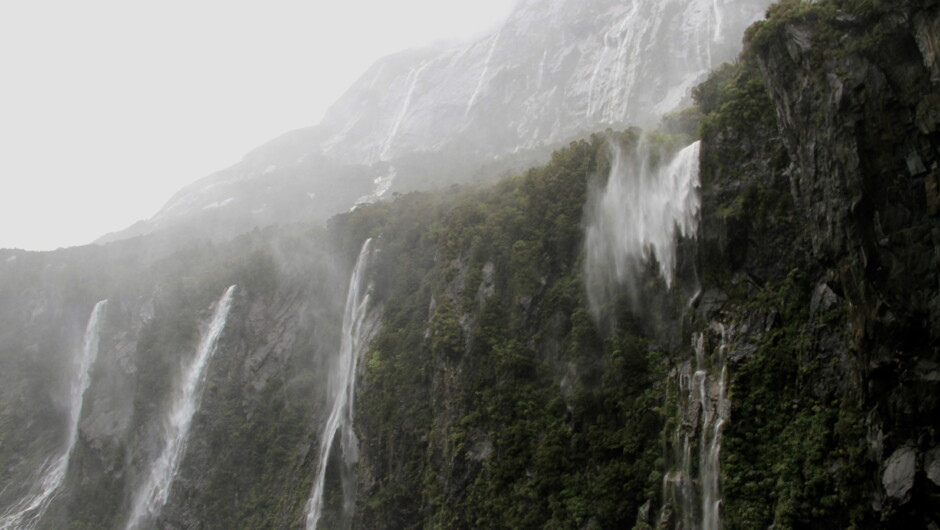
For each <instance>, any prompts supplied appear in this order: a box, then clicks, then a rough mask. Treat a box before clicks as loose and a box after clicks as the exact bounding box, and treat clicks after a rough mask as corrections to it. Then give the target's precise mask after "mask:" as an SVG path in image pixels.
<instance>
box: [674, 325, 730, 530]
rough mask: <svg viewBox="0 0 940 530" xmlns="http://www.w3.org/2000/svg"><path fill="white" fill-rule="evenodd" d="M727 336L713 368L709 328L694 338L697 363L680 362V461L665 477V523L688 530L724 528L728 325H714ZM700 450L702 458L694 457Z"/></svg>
mask: <svg viewBox="0 0 940 530" xmlns="http://www.w3.org/2000/svg"><path fill="white" fill-rule="evenodd" d="M713 327H714V328H715V329H714V330H715V331H716V332H718V333H719V334H720V336H721V342H720V345H719V347H718V350H717V352H716V353H717V355H716V356H715V362H716V364H715V365H714V368H715V370H716V371H718V372H719V374H720V375H719V376H718V378H715V377H714V372H713V371H712V372H710V371H709V366H708V359H707V358H706V355H705V333H697V334H696V335H695V338H694V340H693V342H694V350H695V368H694V372H693V371H692V370H693V369H692V364H691V362H689V363H686V364H685V365H684V366H682V367H680V369H679V373H678V377H677V386H678V396H677V397H678V414H677V417H678V421H677V424H676V430H675V432H674V433H673V438H672V459H673V463H674V466H673V468H672V469H670V470H669V471H668V472H667V473H666V475H665V477H664V478H663V513H662V514H661V515H660V519H661V522H662V523H663V524H664V525H667V526H669V525H668V523H669V521H670V520H672V521H673V524H672V525H671V527H673V528H682V529H683V530H691V529H700V530H720V529H721V517H720V515H721V514H720V509H721V480H720V473H721V468H720V464H719V460H720V457H721V430H722V428H723V427H724V425H725V423H726V422H727V421H728V414H729V404H728V400H727V382H728V368H727V365H726V359H725V353H726V350H727V335H728V333H727V330H726V328H725V327H724V326H723V325H721V324H715V325H713ZM693 452H697V453H698V455H697V458H693Z"/></svg>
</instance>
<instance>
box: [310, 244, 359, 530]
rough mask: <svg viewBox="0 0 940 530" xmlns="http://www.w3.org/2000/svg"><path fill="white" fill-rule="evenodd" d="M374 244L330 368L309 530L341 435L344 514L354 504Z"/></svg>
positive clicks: (355, 278)
mask: <svg viewBox="0 0 940 530" xmlns="http://www.w3.org/2000/svg"><path fill="white" fill-rule="evenodd" d="M371 247H372V240H371V239H368V240H366V242H365V243H364V244H363V245H362V250H361V251H360V252H359V259H358V260H357V261H356V267H355V268H354V269H353V273H352V277H351V278H350V280H349V291H348V293H347V294H346V309H345V312H344V313H343V337H342V342H341V344H340V349H339V355H338V356H337V357H336V359H335V363H334V365H333V366H332V367H331V368H330V379H329V381H330V395H331V396H333V405H332V408H331V409H330V416H329V418H328V419H327V420H326V424H325V425H324V427H323V433H322V434H321V436H320V451H319V455H318V456H317V464H316V465H317V467H316V475H315V476H314V481H313V488H312V490H311V492H310V500H308V501H307V530H314V529H315V528H316V527H317V522H318V521H319V520H320V516H321V515H323V490H324V482H325V480H326V468H327V464H328V462H329V459H330V454H331V453H332V451H333V446H334V444H335V440H336V435H337V433H339V437H340V445H341V446H342V450H343V470H342V477H343V510H344V512H345V513H346V514H350V513H351V512H352V509H353V507H354V503H355V498H354V494H355V484H354V477H353V469H352V466H353V465H354V464H355V463H356V462H358V461H359V440H358V439H357V438H356V433H355V432H354V431H353V406H354V398H355V391H356V365H357V364H358V362H359V357H360V356H361V355H362V350H363V348H364V347H365V346H366V345H367V344H368V341H369V337H370V336H371V331H372V329H371V328H372V326H371V322H370V320H369V318H368V311H369V298H370V294H371V285H370V284H369V282H368V280H367V279H366V272H367V269H368V266H369V259H370V257H371V256H372V250H371Z"/></svg>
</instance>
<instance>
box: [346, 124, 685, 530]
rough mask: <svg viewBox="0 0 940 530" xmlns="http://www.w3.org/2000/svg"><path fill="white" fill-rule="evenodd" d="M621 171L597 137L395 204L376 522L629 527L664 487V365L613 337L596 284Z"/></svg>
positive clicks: (387, 236)
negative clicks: (595, 231)
mask: <svg viewBox="0 0 940 530" xmlns="http://www.w3.org/2000/svg"><path fill="white" fill-rule="evenodd" d="M636 136H637V135H636V133H635V132H631V133H628V134H627V136H626V137H628V138H629V139H631V140H632V141H634V142H635V140H636ZM652 141H657V142H664V143H665V142H669V141H671V140H670V139H669V138H668V137H667V136H661V137H657V138H654V139H653V140H652ZM606 163H607V162H606V156H605V154H604V152H603V141H602V139H601V138H599V137H595V138H592V139H591V140H590V141H582V142H576V143H573V144H571V145H570V146H569V147H568V148H566V149H563V150H561V151H558V152H556V153H555V154H554V155H553V157H552V161H551V162H550V163H549V164H548V165H546V166H545V167H542V168H538V169H533V170H530V171H528V172H527V173H526V174H524V175H521V176H516V177H513V178H510V179H507V180H505V181H503V182H501V183H499V184H497V185H496V186H494V187H492V188H485V189H470V190H462V191H459V192H457V193H456V194H454V195H452V196H450V197H444V196H439V198H438V199H435V200H428V202H426V203H424V204H425V205H426V206H425V207H424V208H416V203H415V202H413V201H414V199H408V198H402V199H400V200H399V201H398V202H397V203H393V204H392V205H390V206H381V207H380V208H382V209H383V213H384V214H385V216H386V217H385V220H384V222H381V227H380V228H379V227H378V225H379V224H380V223H379V222H376V223H375V224H373V226H375V227H376V228H372V229H370V230H371V232H372V233H374V234H379V241H380V247H381V248H382V251H381V253H380V260H381V263H380V264H376V266H375V270H376V271H379V272H378V277H377V286H379V285H381V286H382V290H383V292H384V293H385V294H384V296H383V297H382V299H383V302H382V307H383V308H384V319H383V328H382V330H381V331H380V332H379V334H378V335H377V337H376V338H375V340H374V341H373V343H372V345H371V348H370V351H369V352H368V353H367V355H366V358H365V366H366V373H365V376H364V378H363V379H362V383H361V393H360V396H359V397H357V425H358V428H359V429H360V431H361V433H362V437H363V444H364V447H363V454H364V455H373V458H379V461H370V462H364V463H363V465H367V466H368V468H369V469H372V470H382V473H381V474H378V475H375V476H376V477H377V480H378V483H377V484H375V485H374V487H373V488H372V489H371V490H369V491H367V492H360V495H363V496H364V497H365V501H364V502H363V505H362V512H361V514H360V518H361V521H360V523H361V526H362V527H367V528H369V527H385V528H388V527H413V526H426V527H431V528H468V527H484V528H572V527H582V526H595V527H599V528H615V527H625V526H627V527H628V526H631V525H632V524H633V522H634V519H635V516H636V512H637V509H638V508H639V506H640V505H641V504H643V502H644V501H645V500H646V499H647V498H649V496H650V494H651V493H652V494H653V495H656V492H657V491H658V489H657V488H658V483H657V484H656V485H655V486H654V487H652V488H651V487H650V482H649V480H650V476H651V474H654V471H655V470H654V467H655V462H656V460H657V457H658V456H659V454H658V453H659V447H660V444H659V436H660V433H661V429H662V417H661V416H660V415H659V413H658V412H656V410H658V407H659V406H660V403H659V401H658V400H659V398H658V394H657V392H655V391H652V390H651V389H652V388H653V386H654V385H656V384H658V383H659V381H660V380H661V379H662V377H663V374H662V372H661V370H662V365H661V364H660V363H659V362H658V357H657V355H656V354H654V353H652V352H651V349H650V346H649V344H648V343H647V341H646V340H645V339H644V338H642V336H640V335H636V334H632V333H630V332H627V331H618V332H616V333H615V334H614V335H612V336H611V337H609V338H607V339H604V338H602V337H601V336H599V335H598V332H597V330H596V327H595V325H594V323H593V322H592V320H591V318H590V316H589V311H588V310H587V307H586V300H585V295H584V287H583V284H582V278H581V266H580V259H581V258H580V254H581V248H580V239H581V227H580V219H581V209H582V207H583V204H584V201H585V196H586V190H587V187H588V186H587V182H588V179H589V178H591V177H593V176H594V175H595V174H597V173H599V172H604V171H606V166H605V164H606ZM364 210H369V208H366V209H364ZM358 215H361V216H362V217H363V218H366V217H369V218H371V219H373V220H375V219H376V217H377V216H376V214H375V212H368V211H365V212H358V211H357V212H354V213H353V214H350V219H349V220H348V221H349V222H352V223H353V224H355V223H358V222H361V221H359V220H357V219H353V218H355V217H357V216H358ZM337 228H339V229H342V228H340V227H337ZM651 359H653V361H651Z"/></svg>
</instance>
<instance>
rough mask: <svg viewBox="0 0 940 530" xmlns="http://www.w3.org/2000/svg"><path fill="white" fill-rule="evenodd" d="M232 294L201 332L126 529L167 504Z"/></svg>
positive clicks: (225, 296)
mask: <svg viewBox="0 0 940 530" xmlns="http://www.w3.org/2000/svg"><path fill="white" fill-rule="evenodd" d="M234 293H235V286H234V285H232V286H230V287H229V288H228V289H226V290H225V293H224V294H223V295H222V298H221V299H219V301H218V302H217V303H216V305H215V311H214V313H213V315H212V320H211V321H210V322H209V326H208V327H207V328H206V329H205V330H204V331H203V333H202V338H201V339H200V341H199V346H198V347H197V348H196V356H195V357H194V358H193V360H192V362H191V363H190V364H189V365H188V366H187V367H186V369H185V370H184V371H183V376H182V380H181V381H180V382H179V385H178V386H177V388H176V390H175V392H174V394H173V401H172V403H171V408H170V410H169V412H168V413H167V415H166V416H165V418H164V425H163V436H164V439H163V450H162V451H161V452H160V455H159V456H158V457H157V458H156V459H155V460H154V461H153V462H152V463H151V465H150V472H149V474H148V475H147V479H146V481H145V482H144V483H143V484H142V485H141V487H140V489H139V490H138V491H137V494H136V495H135V496H134V504H133V506H132V509H131V515H130V518H129V519H128V522H127V526H126V528H128V529H134V528H139V527H141V525H142V524H144V523H145V522H146V521H150V520H152V519H153V518H154V517H156V516H157V515H159V512H160V510H161V509H162V508H163V506H164V505H165V504H166V501H167V498H168V497H169V495H170V487H171V486H172V484H173V479H174V478H176V474H177V471H178V470H179V465H180V461H181V460H182V457H183V455H184V453H185V452H186V443H187V440H188V437H189V428H190V426H191V425H192V420H193V415H194V414H195V413H196V410H198V409H199V402H200V400H201V398H202V391H203V387H204V384H205V379H206V368H207V367H208V366H209V361H210V360H211V359H212V356H213V355H214V354H215V351H216V345H217V344H218V341H219V336H221V335H222V330H223V329H224V328H225V322H226V320H227V319H228V313H229V309H230V308H231V306H232V297H233V295H234Z"/></svg>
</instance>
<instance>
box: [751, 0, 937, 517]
mask: <svg viewBox="0 0 940 530" xmlns="http://www.w3.org/2000/svg"><path fill="white" fill-rule="evenodd" d="M847 5H849V4H847ZM847 10H848V8H847ZM882 10H883V11H885V12H884V13H881V14H880V16H879V17H878V18H877V21H873V20H866V19H865V18H864V14H862V15H860V14H857V13H855V14H853V13H849V12H838V13H837V15H836V16H834V17H833V18H832V19H831V20H827V21H824V22H819V21H816V22H815V23H813V24H811V25H810V24H808V23H807V22H806V21H805V20H802V19H800V18H799V17H790V18H789V19H785V20H782V21H780V22H779V23H778V26H775V27H774V29H773V31H775V32H776V33H774V35H775V37H774V38H773V39H769V40H758V46H757V55H758V58H759V61H760V65H761V69H762V72H763V77H764V79H765V80H766V83H767V86H768V88H769V90H770V94H771V97H772V99H773V102H774V104H775V107H776V110H777V118H778V120H777V121H778V124H779V126H780V131H781V133H782V136H783V138H784V140H785V144H786V148H787V151H788V152H789V154H790V157H791V160H792V166H791V168H790V180H791V192H792V196H793V199H794V201H795V203H796V205H797V208H798V210H799V212H800V213H801V216H802V220H803V229H804V233H805V234H806V235H807V236H808V241H809V243H810V248H811V255H812V259H813V261H814V262H815V263H816V264H817V266H818V267H819V274H820V279H821V280H822V281H823V282H822V283H819V284H818V285H817V288H816V289H815V291H814V292H813V295H812V301H811V307H810V311H811V313H812V314H816V313H817V312H819V313H826V311H827V308H829V307H843V308H845V309H846V310H847V318H848V325H849V329H850V337H849V338H848V340H846V341H839V342H842V343H843V344H842V346H838V345H836V344H835V343H834V347H835V350H834V351H836V350H841V351H842V352H843V354H844V355H847V356H848V357H847V359H848V362H849V363H850V365H852V366H854V368H853V369H852V371H853V372H855V373H856V374H857V376H858V377H859V381H858V383H857V384H858V385H859V386H860V387H859V388H855V389H854V390H853V388H854V385H855V384H856V383H853V385H849V386H847V387H846V390H849V391H851V392H855V393H859V394H860V395H861V396H862V400H863V402H864V406H865V407H866V409H867V410H868V411H869V420H868V426H867V427H868V429H869V432H871V433H877V435H871V436H870V438H871V439H872V440H877V443H875V444H874V445H873V446H872V447H873V450H872V452H873V458H874V460H875V462H876V463H877V469H878V470H879V471H878V473H880V476H879V477H878V478H877V479H876V482H877V484H879V487H877V488H876V489H878V490H879V491H878V492H877V493H876V494H875V497H876V498H879V499H884V502H885V503H886V506H887V505H891V506H894V507H895V508H896V507H898V506H905V509H904V510H901V511H900V512H897V513H902V512H903V513H904V514H906V515H896V517H901V518H902V519H903V517H908V516H910V517H915V516H913V515H911V514H913V513H920V514H924V513H926V512H928V511H929V510H928V509H927V508H926V506H927V504H929V503H927V504H922V502H924V501H923V499H924V497H923V494H924V493H925V491H926V490H925V489H924V488H925V486H921V484H925V483H926V481H924V480H923V479H922V478H921V477H929V474H930V473H931V471H930V469H931V468H929V467H927V466H928V462H927V460H928V459H927V458H926V457H925V455H927V454H932V453H929V451H931V450H932V448H933V447H934V446H935V445H936V444H937V442H938V440H937V438H936V434H935V433H934V432H933V428H932V427H930V426H929V425H928V423H929V421H925V419H926V418H935V417H937V414H938V413H940V408H938V399H937V396H936V394H937V391H936V387H935V385H932V384H931V383H927V381H929V380H931V378H932V377H933V375H931V374H933V373H934V370H933V369H932V367H933V366H936V363H937V362H938V361H940V351H938V348H937V344H938V340H940V290H938V280H940V276H938V271H940V259H938V257H940V252H938V251H940V247H938V245H937V243H938V241H940V238H937V237H936V236H935V234H937V231H938V228H940V218H938V216H937V215H938V208H937V206H936V205H937V199H936V197H937V191H936V190H937V176H938V175H940V170H938V164H940V134H938V131H940V115H938V113H937V112H936V111H935V108H934V107H936V103H935V102H936V101H937V98H938V94H940V83H938V81H940V78H938V62H937V61H938V49H940V48H938V45H937V42H938V41H937V38H936V35H937V31H936V29H937V27H940V26H938V24H940V15H938V10H937V9H936V7H935V6H934V7H933V8H924V7H923V6H922V5H918V3H916V2H898V3H896V4H894V5H892V6H891V7H890V8H887V7H885V8H882ZM768 27H769V26H768ZM874 27H877V32H878V33H877V34H878V40H877V42H878V44H877V45H870V44H869V45H866V44H861V45H857V46H854V47H850V46H846V45H845V43H846V42H856V43H858V42H865V40H864V39H865V38H870V37H871V33H868V32H872V31H874V30H872V28H874ZM759 39H760V37H759ZM823 49H825V50H827V52H826V53H825V54H823V53H821V50H823ZM842 297H844V298H845V301H846V302H847V305H841V306H835V305H834V304H835V303H836V302H837V301H838V300H840V299H841V298H842ZM911 440H914V441H911ZM931 462H933V460H931ZM921 463H922V464H923V466H924V467H921ZM931 465H932V464H931ZM873 479H874V477H873ZM879 502H880V501H876V504H878V503H879ZM886 509H887V508H886ZM918 517H919V516H918ZM902 519H898V521H900V520H902ZM913 520H915V519H907V521H913Z"/></svg>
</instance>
